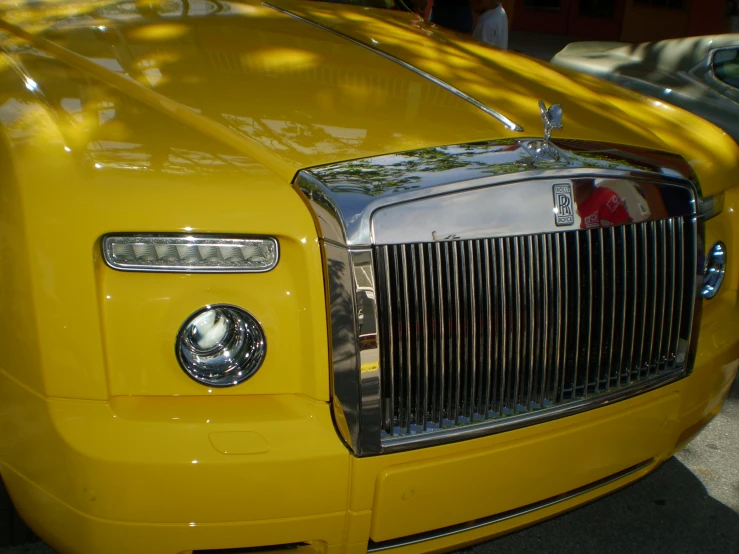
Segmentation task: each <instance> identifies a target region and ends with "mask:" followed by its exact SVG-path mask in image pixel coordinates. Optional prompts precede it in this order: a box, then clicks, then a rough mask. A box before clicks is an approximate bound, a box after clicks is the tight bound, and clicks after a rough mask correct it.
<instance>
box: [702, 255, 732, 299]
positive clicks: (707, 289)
mask: <svg viewBox="0 0 739 554" xmlns="http://www.w3.org/2000/svg"><path fill="white" fill-rule="evenodd" d="M726 261H727V255H726V245H725V244H724V243H723V242H721V241H718V242H717V243H715V244H714V245H713V246H712V247H711V249H710V250H709V251H708V254H707V255H706V262H705V264H704V267H703V288H702V289H701V294H702V295H703V298H706V299H707V300H710V299H711V298H714V297H715V296H716V295H717V294H718V291H719V289H720V288H721V285H722V284H723V282H724V277H725V276H726Z"/></svg>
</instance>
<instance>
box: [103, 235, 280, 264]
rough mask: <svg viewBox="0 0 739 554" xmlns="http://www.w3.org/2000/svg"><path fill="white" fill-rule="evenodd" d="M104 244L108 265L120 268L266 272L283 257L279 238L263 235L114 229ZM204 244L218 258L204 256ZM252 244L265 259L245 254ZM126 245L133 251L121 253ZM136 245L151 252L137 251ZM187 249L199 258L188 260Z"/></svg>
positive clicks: (104, 253)
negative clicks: (185, 250) (130, 231)
mask: <svg viewBox="0 0 739 554" xmlns="http://www.w3.org/2000/svg"><path fill="white" fill-rule="evenodd" d="M100 244H101V249H102V253H103V259H104V260H105V263H106V265H108V266H109V267H110V268H112V269H115V270H118V271H137V272H154V273H265V272H267V271H271V270H273V269H274V268H275V267H276V266H277V263H278V262H279V259H280V245H279V241H278V240H277V239H276V238H274V237H269V236H262V235H220V234H218V235H216V234H185V233H162V234H156V233H110V234H107V235H104V236H103V237H102V239H101V241H100ZM202 248H207V249H211V251H212V254H213V258H214V259H213V260H211V261H209V260H207V259H206V258H204V257H203V256H202V250H201V249H202ZM250 248H251V249H256V250H257V251H258V253H260V254H262V256H261V257H262V258H263V261H261V262H260V261H258V260H250V259H249V257H248V256H247V255H246V254H245V252H246V253H248V252H249V250H248V249H250ZM126 249H129V250H130V251H129V252H128V253H127V254H121V252H122V251H124V250H126ZM136 249H139V251H141V250H145V251H147V252H146V254H141V255H137V254H136V252H135V250H136ZM183 249H190V250H192V252H193V253H194V256H193V257H194V258H197V259H194V260H193V261H191V262H190V263H188V262H187V261H186V258H185V257H183V256H182V252H183ZM193 249H194V250H193ZM245 249H246V250H245ZM163 250H168V251H169V253H170V255H169V256H168V257H169V258H171V259H166V256H165V257H164V258H163V257H162V255H161V254H160V252H162V251H163ZM228 251H230V252H231V253H232V254H233V255H234V258H235V259H227V258H224V256H223V252H228ZM147 254H148V255H147Z"/></svg>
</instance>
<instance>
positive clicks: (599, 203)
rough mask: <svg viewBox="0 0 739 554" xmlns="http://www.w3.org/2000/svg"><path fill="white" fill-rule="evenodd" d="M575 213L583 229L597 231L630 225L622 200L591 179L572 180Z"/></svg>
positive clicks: (630, 220)
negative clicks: (578, 216) (601, 228)
mask: <svg viewBox="0 0 739 554" xmlns="http://www.w3.org/2000/svg"><path fill="white" fill-rule="evenodd" d="M572 185H573V188H574V193H575V204H577V213H578V214H579V215H580V218H581V220H582V223H581V224H580V227H582V228H583V229H598V228H600V227H612V226H613V225H623V224H625V223H631V222H632V219H631V216H630V215H629V212H628V210H627V209H626V205H625V204H624V201H623V199H622V198H621V197H620V196H619V195H618V194H616V193H615V192H614V191H613V190H612V189H610V188H608V187H598V186H596V185H595V181H594V180H593V179H573V180H572Z"/></svg>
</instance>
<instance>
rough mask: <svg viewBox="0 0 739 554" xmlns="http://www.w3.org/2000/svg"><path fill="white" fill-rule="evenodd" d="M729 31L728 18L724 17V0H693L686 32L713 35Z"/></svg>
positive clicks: (692, 34) (693, 34)
mask: <svg viewBox="0 0 739 554" xmlns="http://www.w3.org/2000/svg"><path fill="white" fill-rule="evenodd" d="M729 31H730V23H729V18H728V17H726V0H698V1H696V0H694V1H693V10H692V12H691V14H690V22H689V24H688V34H689V35H691V36H698V35H715V34H718V33H728V32H729Z"/></svg>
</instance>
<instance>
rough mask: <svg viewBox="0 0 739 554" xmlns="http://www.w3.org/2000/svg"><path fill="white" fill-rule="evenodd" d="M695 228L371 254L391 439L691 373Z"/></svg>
mask: <svg viewBox="0 0 739 554" xmlns="http://www.w3.org/2000/svg"><path fill="white" fill-rule="evenodd" d="M696 252H697V236H696V223H695V221H694V220H692V219H691V218H682V217H676V218H671V219H662V220H657V221H649V222H645V223H638V224H633V225H626V226H620V227H611V228H606V229H593V230H578V231H568V232H562V233H550V234H539V235H529V236H516V237H504V238H491V239H480V240H457V241H445V242H433V243H417V244H400V245H387V246H376V247H374V265H375V275H376V280H377V309H378V332H379V339H380V340H379V343H380V345H381V350H380V364H379V367H380V372H381V379H380V381H381V411H382V430H383V435H384V436H385V437H386V438H388V437H389V438H392V437H397V436H403V435H408V434H416V433H425V432H432V431H434V430H440V429H444V428H451V427H456V426H460V425H461V426H465V425H475V424H479V423H483V422H495V421H498V420H499V421H503V420H509V419H510V418H512V417H514V418H515V417H519V416H524V415H526V414H531V413H532V412H540V411H544V410H547V409H552V408H554V407H556V406H560V405H563V404H567V403H572V402H576V401H578V400H583V399H586V398H591V397H594V396H596V395H608V394H612V393H616V392H619V391H622V390H624V389H625V388H628V387H635V386H638V385H640V384H643V383H644V382H647V381H650V380H658V379H659V378H660V377H667V376H670V375H676V374H681V373H683V372H684V371H686V369H687V367H688V365H689V364H688V360H687V359H686V356H687V353H688V351H689V349H688V343H689V340H690V336H691V332H692V325H691V324H692V316H693V306H694V302H695V284H696V283H695V275H696V263H697V262H696Z"/></svg>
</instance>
